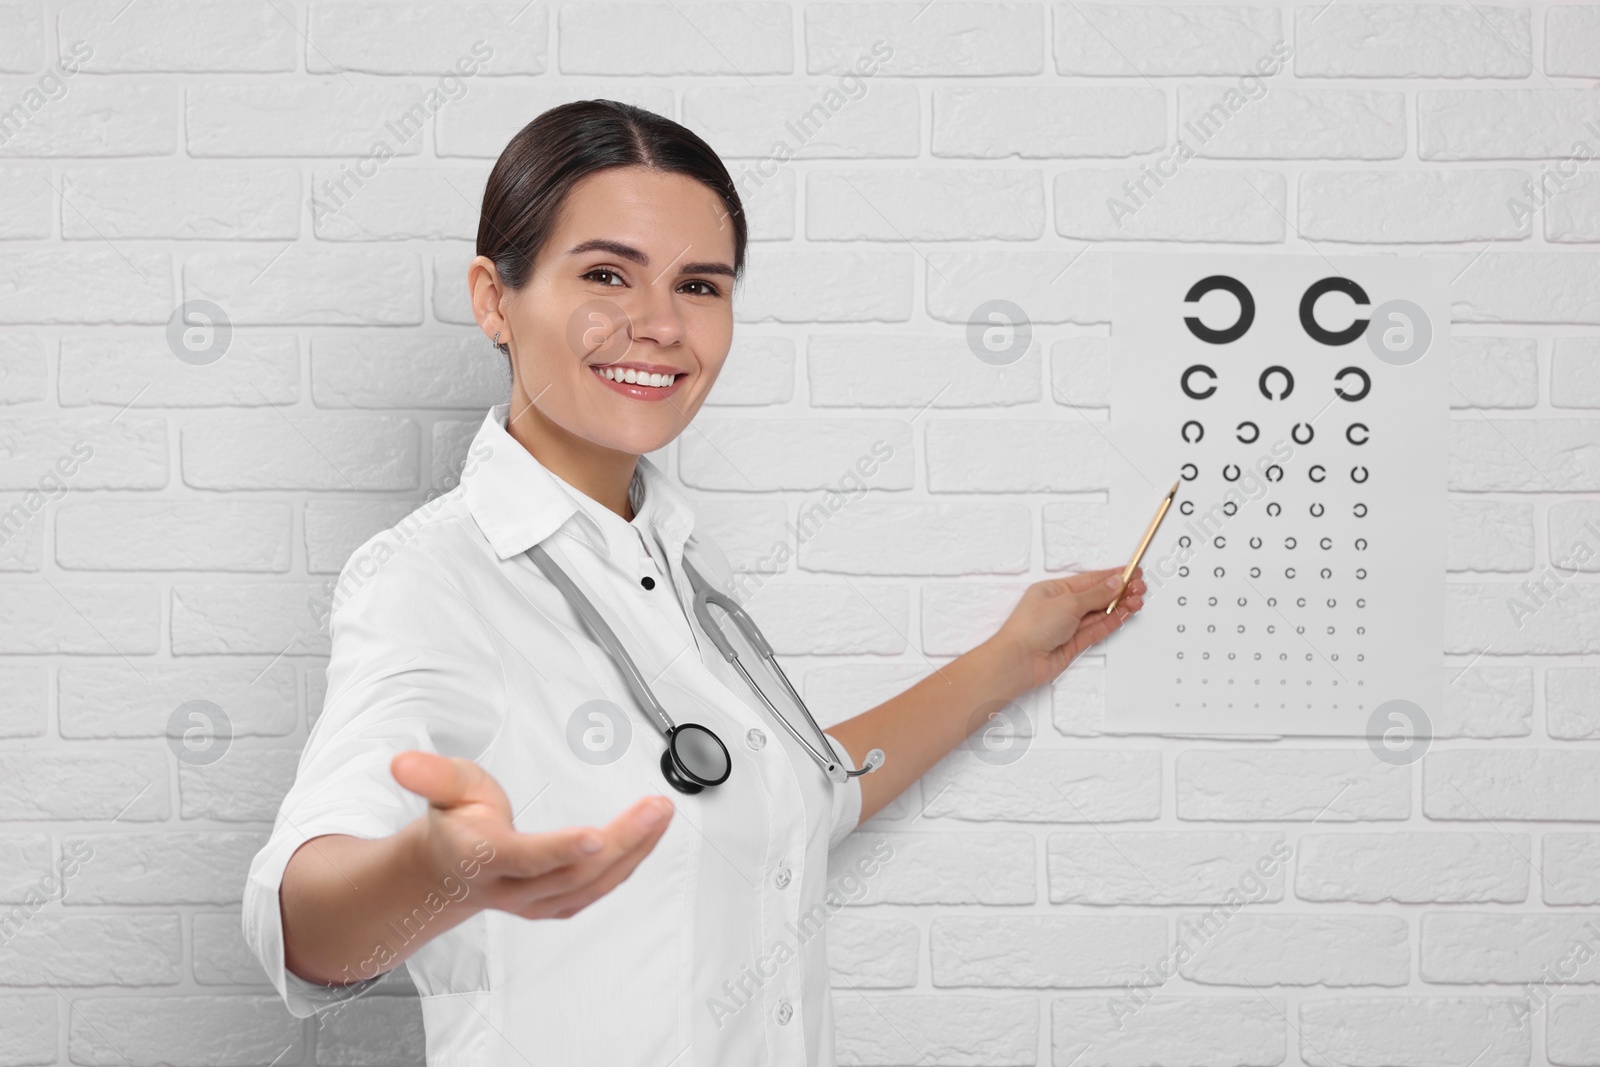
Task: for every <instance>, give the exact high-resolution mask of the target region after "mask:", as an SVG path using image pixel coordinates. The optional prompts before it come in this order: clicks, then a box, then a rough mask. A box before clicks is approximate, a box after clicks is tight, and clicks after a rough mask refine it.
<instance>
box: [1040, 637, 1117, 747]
mask: <svg viewBox="0 0 1600 1067" xmlns="http://www.w3.org/2000/svg"><path fill="white" fill-rule="evenodd" d="M1105 674H1106V671H1105V659H1104V657H1090V658H1080V659H1079V660H1078V661H1077V662H1076V663H1074V664H1073V665H1072V666H1071V668H1069V669H1068V670H1066V671H1063V672H1062V673H1061V675H1060V676H1059V677H1057V678H1056V680H1055V681H1054V682H1052V683H1051V686H1050V717H1051V722H1052V723H1053V724H1054V725H1055V728H1056V732H1057V733H1061V734H1065V735H1066V736H1068V737H1097V736H1099V735H1100V733H1101V732H1102V731H1103V728H1104V727H1105V715H1106V680H1105Z"/></svg>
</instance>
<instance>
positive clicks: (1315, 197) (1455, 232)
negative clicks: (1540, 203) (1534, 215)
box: [1298, 170, 1532, 244]
mask: <svg viewBox="0 0 1600 1067" xmlns="http://www.w3.org/2000/svg"><path fill="white" fill-rule="evenodd" d="M1527 177H1528V174H1527V172H1526V171H1521V170H1426V171H1422V170H1418V171H1381V170H1339V171H1310V172H1307V173H1305V174H1302V175H1301V176H1300V192H1299V197H1298V203H1299V209H1300V225H1299V230H1300V236H1301V237H1303V238H1305V239H1307V240H1324V241H1348V242H1366V243H1380V244H1397V243H1405V242H1444V241H1486V240H1520V239H1523V238H1526V237H1527V236H1528V235H1529V234H1530V233H1531V232H1532V223H1531V222H1530V221H1529V219H1528V218H1527V217H1526V216H1523V217H1521V218H1520V219H1519V217H1518V216H1517V215H1516V214H1514V213H1512V212H1510V211H1507V210H1506V208H1505V202H1506V200H1507V199H1508V198H1510V197H1511V196H1513V195H1515V194H1516V192H1517V189H1518V187H1519V186H1520V185H1521V184H1522V182H1523V181H1524V180H1526V179H1527Z"/></svg>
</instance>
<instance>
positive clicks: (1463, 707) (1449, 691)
mask: <svg viewBox="0 0 1600 1067" xmlns="http://www.w3.org/2000/svg"><path fill="white" fill-rule="evenodd" d="M1444 676H1445V688H1444V702H1443V704H1442V705H1441V707H1440V712H1439V718H1438V721H1436V722H1435V723H1434V724H1433V736H1434V737H1527V736H1528V735H1529V734H1530V733H1531V732H1532V729H1533V728H1532V722H1533V670H1532V668H1529V667H1491V666H1485V665H1484V664H1483V663H1481V662H1480V663H1477V664H1474V665H1472V666H1469V667H1466V668H1462V667H1446V668H1444Z"/></svg>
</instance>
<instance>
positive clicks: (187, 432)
mask: <svg viewBox="0 0 1600 1067" xmlns="http://www.w3.org/2000/svg"><path fill="white" fill-rule="evenodd" d="M179 451H180V454H181V456H182V459H183V481H184V484H185V485H188V486H190V487H191V488H195V489H337V490H343V491H346V492H353V491H360V490H377V489H415V488H416V487H417V477H418V464H419V455H418V438H417V424H416V423H415V422H413V421H411V420H410V419H406V418H399V417H395V416H386V415H339V416H330V415H310V416H307V415H300V414H295V415H287V414H284V413H281V412H273V413H271V414H246V413H238V414H232V415H215V416H205V417H203V418H199V419H196V420H194V421H191V422H189V423H187V424H186V425H185V426H184V427H183V430H182V432H181V435H180V439H179Z"/></svg>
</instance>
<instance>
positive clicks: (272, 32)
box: [57, 0, 300, 74]
mask: <svg viewBox="0 0 1600 1067" xmlns="http://www.w3.org/2000/svg"><path fill="white" fill-rule="evenodd" d="M125 16H126V17H125ZM59 20H60V21H59V23H58V25H57V31H58V34H59V39H60V42H61V59H62V61H63V62H65V61H66V60H67V59H68V58H70V55H71V53H70V51H69V49H68V47H67V42H69V41H77V40H80V39H82V40H88V41H92V42H93V44H94V53H93V55H92V56H90V57H89V58H88V59H86V60H84V61H83V70H85V71H89V72H92V73H95V74H145V73H177V74H199V73H205V72H211V71H215V72H220V73H228V74H233V73H252V72H253V73H284V72H290V71H293V70H294V69H295V50H296V45H298V43H299V40H300V38H299V35H298V32H297V30H296V28H295V25H294V23H293V22H292V21H291V20H289V19H286V18H284V17H283V15H282V13H281V12H279V11H277V10H276V9H275V8H273V6H272V5H271V4H270V3H268V2H266V0H244V2H239V3H235V2H232V0H227V2H224V0H199V2H194V0H155V2H153V3H148V4H140V5H139V6H138V7H137V8H136V9H133V10H125V9H123V8H121V7H120V6H119V5H118V4H117V3H116V2H115V0H91V2H88V3H74V4H68V5H67V6H66V7H64V8H62V10H61V13H60V16H59ZM113 21H114V22H115V23H116V26H115V32H110V30H109V29H108V24H109V23H111V22H113Z"/></svg>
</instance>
